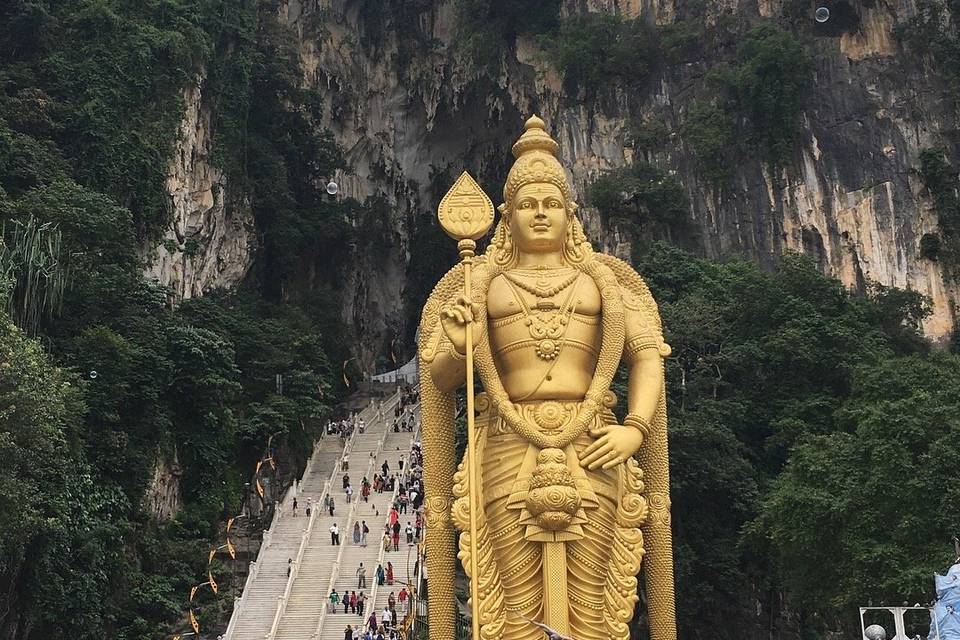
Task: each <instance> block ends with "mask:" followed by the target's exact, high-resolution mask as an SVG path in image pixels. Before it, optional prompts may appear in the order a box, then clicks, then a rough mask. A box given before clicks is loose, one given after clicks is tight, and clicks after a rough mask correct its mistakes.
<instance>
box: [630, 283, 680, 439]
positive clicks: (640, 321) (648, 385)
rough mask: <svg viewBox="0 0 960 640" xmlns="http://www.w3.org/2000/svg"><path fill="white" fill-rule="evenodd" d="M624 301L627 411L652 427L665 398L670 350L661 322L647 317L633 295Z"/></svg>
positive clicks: (646, 313)
mask: <svg viewBox="0 0 960 640" xmlns="http://www.w3.org/2000/svg"><path fill="white" fill-rule="evenodd" d="M624 302H625V304H624V311H625V317H624V321H625V336H624V337H625V342H624V360H625V361H626V362H627V364H628V366H629V369H630V374H629V380H628V385H627V412H628V413H629V414H630V415H633V416H636V417H638V418H640V420H641V421H642V422H643V424H645V425H650V424H652V423H653V419H654V415H655V413H656V411H657V407H658V405H659V404H660V399H661V397H662V391H663V379H664V373H663V359H664V356H665V355H667V354H669V353H670V347H669V346H667V344H666V343H665V342H664V341H663V336H662V335H661V333H660V327H659V326H658V325H659V322H655V321H654V320H653V319H652V318H650V317H649V316H648V313H649V312H647V311H644V309H643V308H642V306H641V305H640V304H637V303H636V299H635V298H633V297H632V294H628V295H627V296H625V300H624ZM631 303H633V304H631Z"/></svg>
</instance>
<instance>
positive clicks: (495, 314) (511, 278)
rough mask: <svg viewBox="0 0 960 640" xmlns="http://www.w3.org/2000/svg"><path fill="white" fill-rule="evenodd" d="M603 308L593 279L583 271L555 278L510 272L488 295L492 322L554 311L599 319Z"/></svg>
mask: <svg viewBox="0 0 960 640" xmlns="http://www.w3.org/2000/svg"><path fill="white" fill-rule="evenodd" d="M600 306H601V302H600V290H599V289H597V285H596V284H595V283H594V282H593V279H592V278H590V277H589V276H588V275H586V274H584V273H581V272H579V271H576V272H573V273H569V274H565V275H564V274H559V275H557V276H553V277H536V276H532V275H530V274H529V273H523V272H507V273H506V275H499V276H497V277H496V278H494V279H493V281H492V282H491V283H490V288H489V290H488V291H487V315H488V316H489V318H490V319H491V320H498V319H501V318H506V317H507V316H512V315H514V314H520V313H523V314H527V315H529V314H535V313H544V312H546V313H550V312H553V311H559V312H566V313H575V314H577V315H580V316H599V315H600Z"/></svg>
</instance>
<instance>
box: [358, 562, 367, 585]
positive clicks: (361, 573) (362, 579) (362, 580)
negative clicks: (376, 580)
mask: <svg viewBox="0 0 960 640" xmlns="http://www.w3.org/2000/svg"><path fill="white" fill-rule="evenodd" d="M366 588H367V570H366V568H364V566H363V563H362V562H361V563H360V566H359V567H357V589H366Z"/></svg>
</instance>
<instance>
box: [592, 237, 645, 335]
mask: <svg viewBox="0 0 960 640" xmlns="http://www.w3.org/2000/svg"><path fill="white" fill-rule="evenodd" d="M594 256H595V257H596V259H597V260H598V261H599V262H600V264H602V265H603V266H604V267H605V268H607V269H609V270H610V272H611V273H612V274H613V277H614V278H616V280H617V283H618V284H619V285H620V291H621V292H622V294H623V305H624V306H625V307H626V308H627V309H629V310H632V311H640V312H642V313H644V314H645V315H650V316H652V318H651V319H654V320H655V322H656V324H657V326H659V324H660V311H659V309H658V308H657V302H656V300H654V299H653V294H652V293H650V287H648V286H647V283H646V281H644V279H643V277H642V276H641V275H640V274H639V273H637V271H636V269H634V268H633V267H632V266H631V265H629V264H628V263H626V262H624V261H623V260H621V259H620V258H617V257H614V256H611V255H608V254H606V253H595V254H594Z"/></svg>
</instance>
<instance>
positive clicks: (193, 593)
mask: <svg viewBox="0 0 960 640" xmlns="http://www.w3.org/2000/svg"><path fill="white" fill-rule="evenodd" d="M197 589H199V587H198V586H196V585H194V586H192V587H190V602H193V596H195V595H197Z"/></svg>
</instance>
